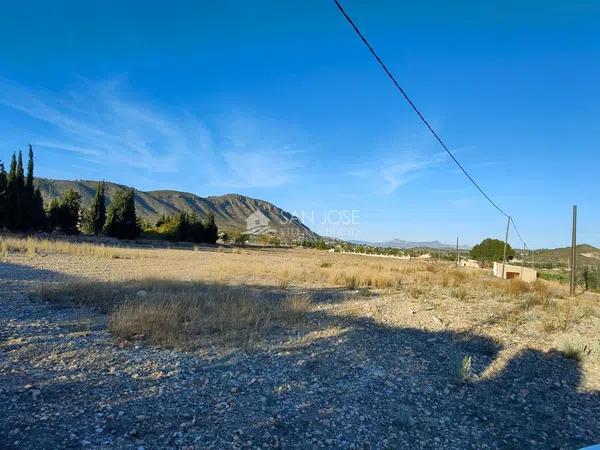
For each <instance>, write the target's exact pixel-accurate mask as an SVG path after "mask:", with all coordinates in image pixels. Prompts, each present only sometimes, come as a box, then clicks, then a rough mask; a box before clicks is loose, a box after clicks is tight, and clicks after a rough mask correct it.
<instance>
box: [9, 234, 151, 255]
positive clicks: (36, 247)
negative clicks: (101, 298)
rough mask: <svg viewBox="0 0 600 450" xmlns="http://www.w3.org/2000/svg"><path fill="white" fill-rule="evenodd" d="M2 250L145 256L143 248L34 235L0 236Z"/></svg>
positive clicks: (35, 252) (35, 253)
mask: <svg viewBox="0 0 600 450" xmlns="http://www.w3.org/2000/svg"><path fill="white" fill-rule="evenodd" d="M0 252H2V253H4V254H8V253H10V252H19V253H26V254H27V255H28V256H29V257H34V256H36V255H38V254H52V253H58V254H64V255H75V256H93V257H94V258H108V259H117V258H123V259H126V258H139V257H142V256H145V255H144V253H143V251H141V250H133V249H126V248H118V247H108V246H105V245H104V244H88V243H82V242H68V241H61V240H53V239H38V238H34V237H27V238H19V237H7V236H2V237H0Z"/></svg>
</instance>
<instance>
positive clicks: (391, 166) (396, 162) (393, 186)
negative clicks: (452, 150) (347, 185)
mask: <svg viewBox="0 0 600 450" xmlns="http://www.w3.org/2000/svg"><path fill="white" fill-rule="evenodd" d="M444 158H445V154H444V153H434V154H425V153H420V152H413V151H411V152H401V153H399V154H398V155H396V156H395V157H394V158H391V157H390V158H385V159H381V160H378V161H377V162H375V163H374V164H371V165H370V166H369V167H366V168H361V169H356V170H351V171H349V172H347V174H348V175H351V176H355V177H359V178H363V179H365V180H370V181H372V182H374V183H375V184H376V185H377V190H378V191H380V192H382V193H384V194H392V193H394V192H395V191H396V190H397V189H398V188H399V187H400V186H402V185H404V184H406V183H409V182H410V181H412V180H414V179H415V178H417V177H418V176H420V175H421V174H423V173H424V172H425V171H427V170H428V169H430V168H432V167H434V166H437V165H439V164H440V163H441V162H442V161H444Z"/></svg>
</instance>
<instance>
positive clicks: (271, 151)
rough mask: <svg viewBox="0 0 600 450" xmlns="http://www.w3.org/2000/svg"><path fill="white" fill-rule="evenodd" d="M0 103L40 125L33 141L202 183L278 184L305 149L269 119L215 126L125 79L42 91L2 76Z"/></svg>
mask: <svg viewBox="0 0 600 450" xmlns="http://www.w3.org/2000/svg"><path fill="white" fill-rule="evenodd" d="M0 104H1V105H4V106H8V107H9V108H11V109H13V110H16V111H19V112H21V113H23V114H25V115H27V116H29V117H30V118H33V119H35V120H37V121H40V122H43V123H45V124H46V125H49V127H48V126H46V127H42V129H44V130H49V131H43V132H41V131H39V130H38V132H37V134H36V135H35V139H34V140H33V142H32V143H33V144H35V145H36V146H38V147H42V148H46V149H48V150H52V151H66V152H71V153H75V154H78V155H79V156H80V157H81V158H82V159H84V160H85V161H88V162H91V163H93V164H96V165H99V166H109V167H110V166H111V165H114V166H116V165H117V164H119V165H125V166H127V167H130V168H132V169H141V170H143V171H146V172H147V173H158V174H160V173H165V172H168V173H178V172H182V173H187V174H189V173H190V172H191V171H192V170H194V171H196V172H197V173H199V174H201V175H203V176H202V179H203V180H204V182H207V183H209V184H214V185H230V186H236V187H273V186H279V185H281V184H284V183H287V182H289V181H290V180H291V179H293V174H294V172H295V170H296V169H297V168H298V167H299V165H301V164H302V162H301V155H302V153H303V152H304V149H302V148H300V147H294V146H293V145H292V144H290V142H289V140H287V138H286V137H285V136H282V135H281V134H280V133H279V132H278V131H277V130H275V129H273V128H270V125H269V123H268V122H266V121H261V120H259V119H257V118H254V117H252V118H250V117H247V116H244V115H243V114H240V113H237V114H236V117H235V118H233V119H231V118H226V119H224V120H223V121H222V122H220V123H215V124H212V125H211V126H210V127H209V126H208V125H207V124H206V123H205V122H204V121H202V120H200V119H199V118H198V117H196V116H194V115H193V114H191V113H189V112H187V111H182V110H176V111H174V110H172V109H171V108H167V107H158V106H157V105H156V104H152V103H150V102H147V101H144V100H140V99H139V98H136V97H134V96H133V95H131V93H130V92H128V90H127V89H126V87H125V84H124V83H123V82H120V81H109V82H101V83H98V82H89V81H83V82H81V83H80V84H79V85H78V86H76V87H74V88H72V89H70V90H69V91H67V92H64V93H61V94H56V93H48V92H37V91H33V90H30V89H28V88H25V87H23V86H21V85H18V84H15V83H12V82H10V81H8V80H4V79H0Z"/></svg>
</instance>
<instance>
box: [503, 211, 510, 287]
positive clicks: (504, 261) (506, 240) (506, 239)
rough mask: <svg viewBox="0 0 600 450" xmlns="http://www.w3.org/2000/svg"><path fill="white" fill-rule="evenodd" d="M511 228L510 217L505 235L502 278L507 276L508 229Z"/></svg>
mask: <svg viewBox="0 0 600 450" xmlns="http://www.w3.org/2000/svg"><path fill="white" fill-rule="evenodd" d="M509 228H510V216H508V221H507V222H506V234H505V235H504V256H503V257H502V278H504V275H505V274H506V245H507V244H508V229H509Z"/></svg>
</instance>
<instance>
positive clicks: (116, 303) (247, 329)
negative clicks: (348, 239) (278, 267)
mask: <svg viewBox="0 0 600 450" xmlns="http://www.w3.org/2000/svg"><path fill="white" fill-rule="evenodd" d="M37 295H38V296H39V297H41V298H42V299H44V300H47V301H55V302H69V303H72V304H77V305H84V306H90V307H95V308H97V309H99V310H102V311H104V312H107V313H109V315H110V317H109V331H110V332H111V333H112V334H113V335H114V336H116V337H118V338H121V339H126V340H137V339H140V340H145V341H147V342H148V343H150V344H153V345H162V346H166V347H181V348H187V347H190V346H191V345H192V343H193V342H194V341H195V340H196V339H197V338H199V337H202V336H219V337H221V338H224V339H233V340H236V339H244V338H247V337H248V336H250V335H258V334H259V333H261V332H262V331H263V330H265V329H267V328H268V327H269V326H270V325H271V324H277V323H285V324H290V325H294V324H298V323H299V322H300V321H301V320H302V318H303V317H304V315H305V313H306V312H308V311H309V309H310V307H311V299H310V296H309V295H308V294H289V295H287V296H286V297H285V298H283V299H266V298H264V296H262V295H261V293H260V291H256V290H253V289H249V288H241V287H225V286H216V287H214V286H208V287H207V286H205V285H203V284H200V283H193V282H187V283H186V282H175V281H171V280H160V279H148V280H136V281H132V282H128V283H101V282H89V281H88V282H74V283H73V282H67V283H58V284H56V283H55V284H45V285H42V286H41V287H40V288H39V289H38V290H37Z"/></svg>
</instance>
